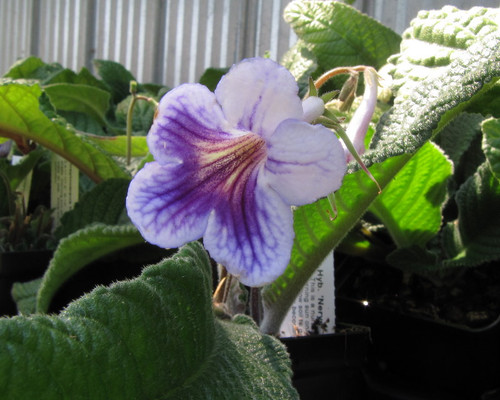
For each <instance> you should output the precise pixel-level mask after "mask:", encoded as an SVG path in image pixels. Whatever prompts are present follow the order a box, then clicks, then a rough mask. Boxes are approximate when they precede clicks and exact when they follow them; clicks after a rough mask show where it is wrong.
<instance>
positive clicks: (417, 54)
mask: <svg viewBox="0 0 500 400" xmlns="http://www.w3.org/2000/svg"><path fill="white" fill-rule="evenodd" d="M499 23H500V10H499V9H493V8H480V7H475V8H472V9H470V10H467V11H465V10H459V9H457V8H455V7H452V6H446V7H444V8H442V9H441V10H432V11H420V12H419V13H418V16H417V18H415V19H414V20H412V22H411V26H410V28H408V29H407V30H406V31H405V32H404V33H403V42H402V43H401V52H400V53H399V54H397V55H395V56H393V57H391V59H390V60H389V62H390V63H391V64H392V65H393V68H392V75H393V78H394V82H393V89H394V90H395V91H397V93H398V96H399V97H400V98H404V97H407V96H410V95H411V94H412V92H414V91H415V90H417V91H419V92H421V90H418V88H419V87H420V85H421V81H423V80H426V79H428V77H429V76H430V75H436V76H439V75H441V76H444V75H447V74H448V72H449V70H450V68H449V66H450V65H451V64H454V63H455V62H454V61H455V60H456V59H461V60H462V62H461V63H460V64H462V65H460V66H458V65H457V67H459V71H460V70H462V69H463V66H464V63H465V65H466V62H467V54H468V50H469V48H470V47H471V46H475V44H476V43H478V42H483V40H484V39H486V38H487V37H490V36H498V25H499ZM493 50H495V49H494V48H493ZM496 50H498V49H496ZM489 53H490V54H488V53H486V54H484V58H485V60H486V59H489V61H493V62H495V61H496V62H498V52H496V54H497V58H496V59H495V58H492V54H491V51H490V52H489ZM455 64H456V63H455ZM464 89H466V88H464Z"/></svg>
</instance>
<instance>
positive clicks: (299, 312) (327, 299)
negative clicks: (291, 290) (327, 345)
mask: <svg viewBox="0 0 500 400" xmlns="http://www.w3.org/2000/svg"><path fill="white" fill-rule="evenodd" d="M333 263H334V262H333V253H331V254H329V255H328V256H327V257H326V258H325V260H324V261H323V262H322V263H321V265H320V266H319V267H318V269H317V270H316V271H315V272H314V274H313V275H312V276H311V278H310V279H309V281H308V282H307V283H306V285H305V286H304V287H303V288H302V291H301V292H300V293H299V295H298V296H297V298H296V299H295V302H294V303H293V304H292V306H291V307H290V310H288V313H287V315H286V317H285V319H284V320H283V323H282V324H281V328H280V337H294V336H305V335H308V334H310V333H312V332H314V333H319V334H325V333H332V332H333V331H334V328H335V278H334V269H333Z"/></svg>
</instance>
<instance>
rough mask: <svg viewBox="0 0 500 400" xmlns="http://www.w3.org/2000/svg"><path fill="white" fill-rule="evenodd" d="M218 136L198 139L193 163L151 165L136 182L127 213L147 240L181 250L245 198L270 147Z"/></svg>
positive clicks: (257, 140)
mask: <svg viewBox="0 0 500 400" xmlns="http://www.w3.org/2000/svg"><path fill="white" fill-rule="evenodd" d="M215 137H216V136H214V137H213V138H208V139H205V140H202V139H198V143H196V147H195V148H196V150H197V151H192V154H190V157H189V159H186V160H184V161H183V162H178V163H172V162H171V163H166V164H160V163H158V162H153V163H149V164H147V165H146V166H145V167H144V168H143V169H142V170H140V171H139V172H138V173H137V175H136V176H135V177H134V179H133V180H132V182H131V184H130V186H129V192H128V196H127V210H128V213H129V216H130V219H131V220H132V222H133V223H134V224H135V225H136V226H137V227H138V229H139V231H140V232H141V234H142V235H143V236H144V238H145V239H146V240H147V241H149V242H151V243H154V244H156V245H159V246H162V247H178V246H180V245H182V244H184V243H186V242H188V241H191V240H195V239H199V238H200V237H201V236H203V233H204V232H205V228H206V226H207V220H208V215H209V213H210V212H211V211H212V209H213V208H215V207H217V205H218V204H219V203H221V202H226V203H227V199H228V198H229V197H230V196H233V194H234V193H241V191H242V190H243V189H242V188H243V187H244V184H245V182H246V181H247V180H248V177H249V176H251V175H252V174H253V173H254V171H255V170H256V169H258V168H259V166H260V165H262V164H263V163H264V160H265V157H266V147H265V141H264V139H262V138H261V137H260V136H258V135H256V134H253V133H247V134H244V133H241V132H240V133H239V134H238V135H233V136H231V135H226V134H225V133H224V132H220V135H218V137H219V138H218V139H215ZM189 144H190V143H187V145H189Z"/></svg>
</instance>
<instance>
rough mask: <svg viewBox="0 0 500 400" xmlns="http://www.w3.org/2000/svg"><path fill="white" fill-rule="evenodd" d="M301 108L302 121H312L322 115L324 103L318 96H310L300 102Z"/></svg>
mask: <svg viewBox="0 0 500 400" xmlns="http://www.w3.org/2000/svg"><path fill="white" fill-rule="evenodd" d="M302 109H303V110H304V121H306V122H313V121H314V120H315V119H316V118H318V117H320V116H321V115H323V111H325V103H324V102H323V100H321V99H320V98H319V97H315V96H310V97H308V98H307V99H305V100H304V101H303V102H302Z"/></svg>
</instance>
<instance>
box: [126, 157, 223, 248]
mask: <svg viewBox="0 0 500 400" xmlns="http://www.w3.org/2000/svg"><path fill="white" fill-rule="evenodd" d="M201 189H202V188H200V187H199V182H198V181H197V180H196V179H194V177H193V173H192V172H191V171H190V170H188V169H187V168H185V167H184V166H183V165H182V164H169V165H166V166H164V165H161V164H159V163H157V162H152V163H148V164H146V165H145V166H144V168H143V169H141V170H140V171H139V172H138V173H137V175H136V176H135V177H134V179H133V180H132V182H131V183H130V186H129V190H128V195H127V211H128V215H129V217H130V219H131V220H132V222H133V223H134V224H135V225H136V226H137V228H138V229H139V231H140V232H141V234H142V236H143V237H144V239H146V240H147V241H148V242H150V243H153V244H156V245H158V246H161V247H179V246H181V245H182V244H184V243H187V242H189V241H192V240H196V239H199V238H200V237H201V236H202V235H203V233H204V232H205V229H206V226H207V221H208V216H209V214H210V211H211V210H212V208H213V206H214V198H213V197H214V196H213V193H212V192H211V191H203V190H201Z"/></svg>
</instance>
